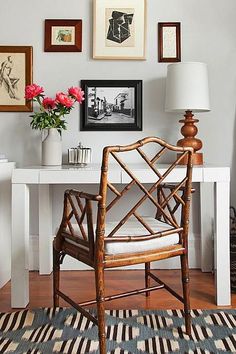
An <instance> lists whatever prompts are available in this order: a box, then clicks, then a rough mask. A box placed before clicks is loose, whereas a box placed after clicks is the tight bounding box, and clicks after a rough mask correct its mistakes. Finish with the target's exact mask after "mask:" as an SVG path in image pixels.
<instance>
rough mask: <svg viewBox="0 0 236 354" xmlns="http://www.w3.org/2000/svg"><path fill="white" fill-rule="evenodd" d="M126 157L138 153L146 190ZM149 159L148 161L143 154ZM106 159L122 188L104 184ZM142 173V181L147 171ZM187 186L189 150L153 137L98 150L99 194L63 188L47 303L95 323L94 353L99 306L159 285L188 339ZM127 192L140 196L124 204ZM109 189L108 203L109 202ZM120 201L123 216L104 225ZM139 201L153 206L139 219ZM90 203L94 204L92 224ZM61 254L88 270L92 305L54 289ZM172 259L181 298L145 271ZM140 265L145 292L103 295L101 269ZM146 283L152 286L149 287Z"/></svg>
mask: <svg viewBox="0 0 236 354" xmlns="http://www.w3.org/2000/svg"><path fill="white" fill-rule="evenodd" d="M149 145H152V146H153V145H154V147H155V149H153V150H151V152H150V149H146V148H149ZM145 149H146V150H148V153H147V152H146V150H145ZM154 150H155V151H154ZM128 152H132V153H137V154H138V156H139V157H141V159H142V161H143V163H144V164H145V165H146V169H147V168H148V169H149V170H150V173H151V174H152V180H151V181H152V184H151V186H150V185H148V187H147V185H146V183H145V182H146V177H144V178H143V177H142V176H141V175H139V173H138V170H135V168H133V164H130V165H129V167H128V163H127V162H126V163H125V162H124V160H125V156H126V154H127V153H128ZM169 152H172V153H173V154H174V156H175V161H174V162H173V163H170V164H169V165H168V167H165V168H163V166H162V165H161V164H160V163H159V161H160V159H161V158H162V157H163V156H164V155H165V154H166V153H169ZM176 153H177V154H176ZM149 154H151V157H148V156H149ZM182 159H185V160H187V165H185V166H181V167H180V168H178V171H177V172H178V173H177V176H178V177H177V183H175V184H173V183H170V182H173V174H174V173H175V171H174V170H175V169H176V167H177V165H178V163H179V162H180V161H181V160H182ZM110 160H112V161H113V164H114V162H115V163H117V164H118V166H119V169H120V173H122V178H123V181H124V182H125V181H127V185H125V186H123V185H122V186H123V187H121V186H116V185H114V184H112V181H109V178H110V174H109V172H110V167H111V162H112V161H110ZM135 172H137V173H136V175H135ZM111 176H112V174H111ZM145 176H148V173H147V174H146V175H145ZM125 177H126V179H125ZM175 180H176V174H175ZM148 181H149V180H147V182H148ZM191 181H192V148H188V147H186V148H185V147H184V148H183V147H177V146H173V145H170V144H168V143H166V142H165V141H163V140H161V139H159V138H157V137H147V138H144V139H143V140H140V141H138V142H136V143H134V144H131V145H127V146H107V147H105V148H104V150H103V159H102V165H101V179H100V191H99V194H98V195H93V194H88V193H84V192H79V191H76V190H67V191H65V194H64V211H63V218H62V222H61V225H60V227H59V231H58V233H57V235H56V237H55V239H54V242H53V284H54V286H53V290H54V306H55V307H57V306H59V297H61V298H63V299H64V300H65V301H67V302H68V303H69V304H71V305H72V306H73V307H75V308H76V309H77V310H78V311H80V312H81V313H82V314H83V315H84V316H86V317H87V318H88V319H90V320H91V321H93V322H94V323H95V324H97V325H98V333H99V346H100V353H101V354H105V353H106V331H105V306H104V305H105V302H106V301H109V300H113V299H117V298H121V297H125V296H130V295H137V294H141V293H145V294H146V296H149V294H150V291H153V290H157V289H162V288H165V289H166V290H168V291H169V292H170V293H171V294H173V295H174V296H176V297H177V298H178V299H179V300H180V301H182V302H183V303H184V314H185V325H186V332H187V334H190V332H191V318H190V300H189V270H188V228H189V209H190V195H191ZM118 187H119V188H121V190H119V189H118ZM134 187H135V188H138V189H139V190H140V191H141V197H139V198H138V201H135V202H134V204H133V205H131V207H130V198H129V192H130V190H131V189H132V188H134ZM108 191H109V193H111V194H112V195H113V198H110V197H109V198H108ZM122 199H124V200H125V201H126V202H127V203H128V205H129V210H128V212H127V213H125V215H124V216H122V217H120V219H119V220H118V221H116V222H112V221H110V222H107V215H108V214H109V213H110V211H111V209H112V208H114V207H115V205H118V204H119V203H120V201H121V200H122ZM145 201H150V203H151V204H152V205H153V206H154V208H153V210H154V213H153V216H152V217H150V216H141V215H140V212H139V209H140V208H141V205H142V204H143V203H144V202H145ZM93 203H95V204H97V207H98V209H97V222H96V226H95V227H94V220H93V207H92V204H93ZM145 210H146V209H145ZM73 219H74V222H75V223H74V222H73ZM94 230H95V232H94ZM65 255H70V256H71V257H73V258H76V259H78V260H79V261H81V262H84V263H86V264H87V265H89V266H91V267H92V268H94V270H95V283H96V300H91V301H86V302H83V303H79V304H77V303H75V302H74V301H73V300H72V299H70V298H69V297H68V296H67V295H66V294H64V293H63V292H61V291H60V290H59V278H60V277H59V271H60V264H61V263H62V261H63V259H64V256H65ZM175 256H180V259H181V270H182V283H183V284H182V285H183V296H181V295H179V294H177V293H176V292H175V291H174V290H172V289H171V288H170V287H169V286H168V285H167V284H165V283H164V282H162V281H161V280H160V279H159V278H158V277H157V276H156V275H154V274H153V273H152V272H151V267H150V262H153V261H157V260H161V259H167V258H170V257H175ZM140 263H145V287H144V288H142V289H138V290H131V291H128V292H126V293H120V294H116V295H112V296H106V295H105V291H104V270H105V269H107V268H113V267H120V266H127V265H135V264H140ZM150 279H153V280H154V281H156V282H157V284H156V285H154V286H150ZM95 303H96V304H97V317H94V316H92V315H91V314H90V313H89V312H87V311H86V310H85V308H84V307H86V306H89V305H91V304H95Z"/></svg>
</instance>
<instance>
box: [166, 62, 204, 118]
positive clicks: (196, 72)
mask: <svg viewBox="0 0 236 354" xmlns="http://www.w3.org/2000/svg"><path fill="white" fill-rule="evenodd" d="M165 111H167V112H185V111H193V112H206V111H210V103H209V89H208V75H207V65H206V64H205V63H197V62H188V63H184V62H183V63H175V64H170V65H168V68H167V79H166V102H165Z"/></svg>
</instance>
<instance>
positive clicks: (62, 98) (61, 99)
mask: <svg viewBox="0 0 236 354" xmlns="http://www.w3.org/2000/svg"><path fill="white" fill-rule="evenodd" d="M56 101H57V102H58V103H60V104H62V105H63V106H65V107H72V106H73V104H74V100H73V99H72V98H70V97H69V96H67V95H66V94H65V93H63V92H58V93H57V94H56Z"/></svg>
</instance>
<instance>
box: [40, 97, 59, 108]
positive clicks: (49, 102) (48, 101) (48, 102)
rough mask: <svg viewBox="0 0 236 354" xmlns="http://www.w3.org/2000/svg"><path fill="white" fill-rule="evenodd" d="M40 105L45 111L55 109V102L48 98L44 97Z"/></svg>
mask: <svg viewBox="0 0 236 354" xmlns="http://www.w3.org/2000/svg"><path fill="white" fill-rule="evenodd" d="M42 105H43V107H44V108H45V109H53V108H55V107H56V101H55V100H54V99H52V98H50V97H45V98H44V99H43V101H42Z"/></svg>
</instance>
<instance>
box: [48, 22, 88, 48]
mask: <svg viewBox="0 0 236 354" xmlns="http://www.w3.org/2000/svg"><path fill="white" fill-rule="evenodd" d="M44 51H45V52H81V51H82V20H45V37H44Z"/></svg>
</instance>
